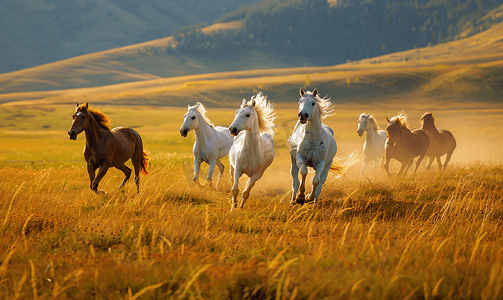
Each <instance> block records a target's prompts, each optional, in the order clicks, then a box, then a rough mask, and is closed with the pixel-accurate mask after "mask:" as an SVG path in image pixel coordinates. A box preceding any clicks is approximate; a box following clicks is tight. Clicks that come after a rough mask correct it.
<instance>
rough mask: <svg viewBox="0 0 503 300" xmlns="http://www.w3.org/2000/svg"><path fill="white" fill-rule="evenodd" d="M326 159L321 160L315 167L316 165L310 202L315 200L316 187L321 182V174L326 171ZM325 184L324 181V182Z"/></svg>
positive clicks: (309, 197)
mask: <svg viewBox="0 0 503 300" xmlns="http://www.w3.org/2000/svg"><path fill="white" fill-rule="evenodd" d="M325 169H326V168H325V160H321V161H320V162H319V163H318V164H317V165H316V166H315V167H314V177H313V187H312V189H311V193H310V194H309V196H308V197H307V199H308V202H311V201H314V199H315V198H317V197H316V192H315V191H316V188H317V187H318V185H319V184H320V182H321V175H322V173H323V172H324V171H325ZM322 184H323V183H322ZM320 191H321V186H320Z"/></svg>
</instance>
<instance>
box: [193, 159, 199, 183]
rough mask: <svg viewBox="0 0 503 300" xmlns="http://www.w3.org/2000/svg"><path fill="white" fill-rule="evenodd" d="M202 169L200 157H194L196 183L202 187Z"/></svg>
mask: <svg viewBox="0 0 503 300" xmlns="http://www.w3.org/2000/svg"><path fill="white" fill-rule="evenodd" d="M200 168H201V159H199V156H196V155H194V178H193V180H194V183H195V184H196V185H197V186H198V187H201V184H200V183H199V169H200Z"/></svg>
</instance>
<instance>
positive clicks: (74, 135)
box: [68, 130, 77, 141]
mask: <svg viewBox="0 0 503 300" xmlns="http://www.w3.org/2000/svg"><path fill="white" fill-rule="evenodd" d="M68 136H70V140H74V141H75V140H76V139H77V133H76V132H75V131H73V130H71V131H68Z"/></svg>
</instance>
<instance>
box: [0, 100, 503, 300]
mask: <svg viewBox="0 0 503 300" xmlns="http://www.w3.org/2000/svg"><path fill="white" fill-rule="evenodd" d="M124 112H129V111H128V110H124ZM222 112H223V113H222ZM278 112H279V114H280V117H279V118H278V122H277V123H278V124H280V130H279V131H278V133H277V136H276V137H275V141H276V142H277V144H278V145H277V147H278V148H277V150H278V151H277V152H278V156H277V157H276V158H275V162H274V164H273V165H272V166H271V168H270V169H269V170H267V171H266V173H265V175H264V178H262V179H261V180H260V181H259V182H258V184H257V187H256V189H254V191H253V192H252V195H251V198H250V200H249V202H248V203H247V207H246V208H245V209H243V210H238V211H235V212H233V213H231V212H230V188H231V184H230V180H229V175H228V174H227V172H226V173H225V174H224V178H223V180H222V182H223V184H222V187H221V189H220V190H218V191H212V190H208V189H204V188H203V189H198V188H197V187H195V186H194V184H193V183H192V182H191V178H192V158H191V144H192V142H193V135H190V136H191V138H187V139H183V138H181V137H179V136H176V131H177V129H178V127H179V126H180V125H181V116H182V115H183V110H175V111H172V112H171V111H167V110H166V111H163V113H164V114H167V115H168V118H167V119H165V120H164V121H163V122H162V119H161V116H162V114H161V113H159V114H158V115H156V113H155V112H153V116H152V117H151V118H150V119H148V121H146V122H149V123H152V124H151V125H148V126H144V127H139V128H137V129H138V131H139V132H140V134H142V136H143V137H144V141H145V145H146V148H147V149H149V150H150V151H151V154H152V164H151V166H150V169H149V175H147V176H142V178H141V183H140V189H141V190H140V193H136V189H135V186H134V184H133V183H129V184H127V185H126V188H125V191H124V192H123V193H121V192H119V191H118V186H119V185H120V183H121V181H122V176H123V175H122V174H121V173H120V172H118V171H114V170H111V171H109V173H108V174H107V175H106V176H105V177H104V179H103V180H102V183H101V184H100V188H102V189H104V190H106V191H108V195H105V196H97V195H94V194H93V193H92V192H91V190H90V189H89V182H88V177H87V172H86V169H85V166H84V162H83V159H82V158H81V153H82V152H81V151H82V146H83V141H82V137H79V139H78V140H77V142H72V141H69V140H67V137H66V136H65V129H67V128H66V126H69V123H70V121H69V120H68V122H67V123H68V125H67V124H66V121H65V122H62V124H61V126H64V127H63V128H61V129H58V130H59V131H56V132H55V133H54V135H51V134H48V135H41V134H39V132H40V130H37V131H35V132H31V131H28V132H25V133H16V132H6V131H4V132H3V133H2V135H1V136H0V139H1V141H2V142H3V141H7V140H9V138H10V137H12V136H16V138H17V139H19V140H18V142H16V143H20V144H21V143H24V145H32V146H31V148H29V147H25V148H26V149H28V150H26V153H27V155H33V156H34V157H36V158H37V159H39V160H40V162H36V163H34V164H32V163H27V162H25V161H26V159H25V158H24V156H23V155H25V154H23V153H21V154H19V153H18V152H16V151H18V150H15V151H14V150H12V148H14V149H20V148H22V147H18V148H16V143H14V142H13V143H12V144H10V145H11V146H9V148H6V147H3V146H2V155H4V156H3V157H7V158H8V157H15V156H16V155H18V156H19V158H20V159H19V160H17V161H14V162H13V161H9V160H8V159H7V158H5V159H3V160H2V161H1V162H0V163H1V166H0V224H1V228H0V231H1V232H0V298H3V299H25V298H33V299H47V298H58V299H70V298H71V299H89V298H96V299H116V298H123V299H140V298H141V299H188V298H213V299H222V298H246V299H250V298H254V299H257V298H260V299H262V298H270V299H322V298H330V299H334V298H342V299H349V298H358V299H379V298H380V299H415V298H422V299H432V298H438V299H439V298H456V299H458V298H470V299H472V298H482V299H497V298H500V297H501V287H502V286H503V279H502V278H503V277H502V276H501V275H502V273H503V268H502V265H503V263H502V254H501V253H502V252H503V235H502V234H501V228H500V227H501V221H500V220H501V217H502V215H503V196H502V194H503V193H502V189H503V186H502V184H501V182H503V166H502V165H500V164H497V163H491V164H489V163H487V164H484V163H462V162H459V158H458V162H456V163H454V164H453V165H452V167H450V168H448V169H447V171H445V172H443V173H437V172H433V171H432V172H426V171H425V170H424V168H421V169H420V170H421V171H420V172H419V173H418V174H417V175H416V176H414V177H406V178H403V179H398V178H387V177H384V176H383V172H382V171H381V170H376V171H375V172H371V173H369V174H368V175H367V176H366V177H360V176H358V174H359V170H358V167H355V168H353V169H350V170H349V171H348V173H346V175H345V176H343V177H342V178H340V179H337V180H335V179H333V178H332V179H329V180H328V181H327V183H326V185H325V187H324V190H323V193H322V198H321V200H320V205H319V207H318V208H317V209H316V210H313V209H311V208H310V206H309V205H305V206H290V205H289V199H290V196H291V195H290V184H291V181H290V178H289V159H288V155H287V152H286V146H285V145H284V144H282V143H281V142H280V141H284V140H285V138H286V136H287V134H289V132H288V128H289V126H287V125H288V124H289V123H288V120H290V118H289V115H290V114H291V113H292V112H293V113H295V110H288V109H280V110H279V111H278ZM211 113H212V112H211V111H210V118H211V119H212V121H214V122H215V123H216V124H222V123H224V122H226V120H227V118H229V117H230V118H232V113H233V112H232V110H230V111H221V113H220V114H217V113H215V112H213V113H215V114H214V115H211ZM69 114H71V112H70V113H69ZM123 115H124V116H125V117H124V116H123ZM127 115H128V114H126V113H124V114H123V113H121V112H120V110H119V111H117V115H115V116H113V115H112V118H113V119H114V120H113V122H114V124H115V125H123V124H124V123H125V122H124V121H125V120H127ZM169 118H171V119H169ZM333 118H334V120H336V121H331V122H333V123H332V124H331V125H332V126H333V128H334V130H335V132H336V133H337V134H336V135H337V141H338V142H339V147H340V149H341V150H340V151H341V156H342V155H343V154H344V153H348V152H349V153H350V152H352V151H353V150H354V147H356V145H359V147H361V143H363V140H361V139H358V137H357V136H356V134H354V135H355V136H356V137H352V136H351V135H350V134H349V132H350V131H355V130H356V120H353V119H352V117H351V115H350V114H349V113H347V114H346V113H340V114H338V115H336V116H335V117H333ZM356 118H357V116H356V117H355V119H356ZM173 120H180V122H179V124H178V123H177V122H174V121H173ZM131 121H134V120H131ZM157 121H159V122H160V123H159V125H158V126H156V124H155V122H157ZM283 123H285V124H287V125H285V126H281V124H283ZM486 125H487V124H486ZM58 126H59V125H58ZM353 127H354V128H353ZM449 129H451V128H449ZM58 132H59V133H58ZM58 134H59V135H58ZM35 135H37V136H40V138H37V139H34V138H32V136H35ZM461 140H463V139H461ZM65 141H66V142H65ZM2 145H3V144H2ZM43 145H48V146H43ZM49 145H51V146H49ZM58 145H59V146H61V147H64V148H65V147H66V150H65V151H66V152H68V154H67V155H68V156H65V155H63V154H61V153H59V152H55V150H56V149H57V148H58ZM353 145H354V146H353ZM461 145H462V144H461ZM43 147H47V148H43ZM29 149H33V150H29ZM39 149H43V150H44V151H46V152H47V153H46V154H44V155H47V158H46V157H44V156H43V155H42V154H40V153H39V151H38V150H39ZM460 150H461V149H460ZM345 151H347V152H345ZM66 152H65V153H66ZM51 153H53V154H52V156H51ZM73 153H75V154H73ZM73 155H75V156H73ZM52 160H56V161H59V163H57V162H54V161H52ZM224 164H226V166H227V165H228V162H227V161H224ZM395 167H396V166H395ZM206 170H207V168H203V170H202V172H203V173H204V172H205V171H206Z"/></svg>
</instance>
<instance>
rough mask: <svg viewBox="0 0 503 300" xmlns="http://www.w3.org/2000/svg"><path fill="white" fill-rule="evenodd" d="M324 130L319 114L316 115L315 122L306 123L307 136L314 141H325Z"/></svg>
mask: <svg viewBox="0 0 503 300" xmlns="http://www.w3.org/2000/svg"><path fill="white" fill-rule="evenodd" d="M323 130H324V128H323V125H322V123H321V118H320V116H319V114H315V115H314V116H313V120H311V121H307V122H306V132H305V135H306V136H309V137H310V138H311V139H312V140H314V141H316V140H321V139H323Z"/></svg>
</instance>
